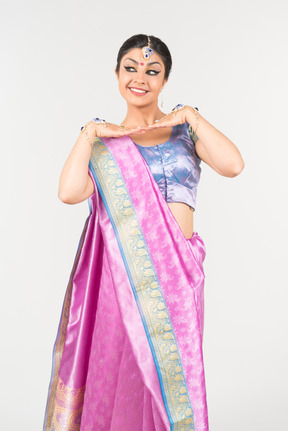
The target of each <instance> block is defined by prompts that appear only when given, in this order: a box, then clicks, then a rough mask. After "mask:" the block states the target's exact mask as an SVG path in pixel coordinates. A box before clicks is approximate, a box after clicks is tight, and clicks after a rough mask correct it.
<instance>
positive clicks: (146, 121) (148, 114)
mask: <svg viewBox="0 0 288 431" xmlns="http://www.w3.org/2000/svg"><path fill="white" fill-rule="evenodd" d="M163 115H165V114H164V113H163V112H162V111H160V109H159V108H158V104H156V103H155V104H153V105H152V104H150V105H146V106H143V107H142V106H141V107H139V106H134V105H128V106H127V114H126V117H125V119H124V120H123V121H122V123H121V124H124V125H125V127H130V128H134V127H138V126H148V125H150V124H153V123H154V121H155V120H159V119H160V118H162V117H163Z"/></svg>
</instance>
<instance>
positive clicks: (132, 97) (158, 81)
mask: <svg viewBox="0 0 288 431" xmlns="http://www.w3.org/2000/svg"><path fill="white" fill-rule="evenodd" d="M142 57H143V52H142V49H141V48H134V49H131V50H130V51H129V52H128V53H127V54H126V55H124V56H123V58H122V60H121V63H120V68H119V74H117V72H116V75H117V77H118V84H119V91H120V93H121V95H122V96H123V97H124V99H125V100H126V101H127V103H128V104H132V105H136V106H139V107H140V106H141V107H144V106H148V105H151V104H155V103H156V104H157V103H158V95H159V93H160V91H161V90H162V88H163V87H164V85H165V84H166V82H167V80H166V81H165V80H164V74H165V66H164V63H163V61H162V60H161V57H160V56H159V55H158V54H157V53H156V52H155V51H154V54H153V55H152V56H151V61H147V60H143V59H142Z"/></svg>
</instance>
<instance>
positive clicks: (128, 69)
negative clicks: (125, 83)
mask: <svg viewBox="0 0 288 431" xmlns="http://www.w3.org/2000/svg"><path fill="white" fill-rule="evenodd" d="M124 68H125V69H126V70H127V72H135V67H132V66H124ZM131 69H132V70H131Z"/></svg>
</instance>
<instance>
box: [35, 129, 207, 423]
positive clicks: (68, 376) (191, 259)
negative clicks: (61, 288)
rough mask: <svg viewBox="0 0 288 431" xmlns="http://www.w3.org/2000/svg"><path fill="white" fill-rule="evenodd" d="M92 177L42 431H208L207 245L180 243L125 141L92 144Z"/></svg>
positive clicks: (169, 217) (198, 240)
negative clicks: (204, 342)
mask: <svg viewBox="0 0 288 431" xmlns="http://www.w3.org/2000/svg"><path fill="white" fill-rule="evenodd" d="M89 175H90V176H91V178H92V180H93V182H94V185H95V192H94V193H93V195H92V196H91V197H90V198H89V200H88V202H89V208H90V214H89V216H88V218H87V220H86V222H85V226H84V229H83V232H82V235H81V238H80V242H79V246H78V250H77V253H76V257H75V261H74V265H73V268H72V272H71V276H70V281H69V284H68V287H67V291H66V296H65V299H64V304H63V309H62V315H61V320H60V324H59V329H58V335H57V338H56V341H55V345H54V351H53V370H52V377H51V381H50V387H49V395H48V401H47V407H46V414H45V423H44V428H43V429H44V430H45V431H47V430H49V431H50V430H51V431H52V430H53V431H54V430H55V431H56V430H57V431H64V430H65V431H79V430H81V431H96V430H97V431H102V430H103V431H116V430H117V431H122V430H123V431H124V430H125V431H142V430H143V431H168V430H175V431H176V430H177V431H180V430H181V431H188V430H195V431H208V415H207V403H206V388H205V375H204V365H203V355H202V339H203V320H204V292H203V288H204V278H205V275H204V272H203V261H204V258H205V253H206V252H205V246H204V243H203V240H202V239H201V237H200V236H199V235H198V234H197V233H196V232H194V234H193V236H192V238H191V239H186V238H185V236H184V235H183V233H182V231H181V229H180V228H179V226H178V224H177V222H176V220H175V218H174V216H173V214H172V212H171V210H170V208H169V206H168V205H167V203H166V201H165V199H164V198H163V196H162V194H161V192H160V190H159V187H158V185H157V183H156V182H155V180H154V178H153V176H152V174H151V172H150V170H149V168H148V167H147V165H146V163H145V161H144V159H143V158H142V156H141V154H140V153H139V151H138V149H137V147H136V146H135V144H134V143H133V141H132V140H131V139H130V138H129V137H124V138H121V139H115V138H114V139H98V140H97V141H96V142H95V143H94V146H93V149H92V153H91V157H90V161H89Z"/></svg>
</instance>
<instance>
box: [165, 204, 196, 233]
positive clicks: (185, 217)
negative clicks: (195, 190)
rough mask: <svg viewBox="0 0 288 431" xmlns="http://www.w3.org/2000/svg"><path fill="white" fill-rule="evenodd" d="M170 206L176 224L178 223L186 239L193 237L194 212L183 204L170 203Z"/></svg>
mask: <svg viewBox="0 0 288 431" xmlns="http://www.w3.org/2000/svg"><path fill="white" fill-rule="evenodd" d="M167 205H168V206H169V208H170V210H171V212H172V214H173V216H174V218H175V220H176V222H177V223H178V225H179V227H180V229H181V230H182V232H183V235H184V236H185V238H186V239H190V238H191V237H192V235H193V213H194V211H193V210H192V209H191V208H190V207H189V206H188V205H187V204H184V203H182V202H169V203H167Z"/></svg>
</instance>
